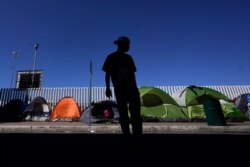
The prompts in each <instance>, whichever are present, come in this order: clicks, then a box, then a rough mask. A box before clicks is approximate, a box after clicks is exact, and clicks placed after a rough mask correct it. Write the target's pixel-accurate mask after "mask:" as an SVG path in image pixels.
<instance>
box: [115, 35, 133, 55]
mask: <svg viewBox="0 0 250 167" xmlns="http://www.w3.org/2000/svg"><path fill="white" fill-rule="evenodd" d="M114 44H116V45H117V46H118V50H120V51H123V52H127V51H128V50H129V44H130V40H129V38H128V37H126V36H120V37H119V38H118V39H117V40H115V41H114Z"/></svg>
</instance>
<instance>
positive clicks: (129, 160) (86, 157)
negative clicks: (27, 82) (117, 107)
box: [0, 121, 250, 167]
mask: <svg viewBox="0 0 250 167" xmlns="http://www.w3.org/2000/svg"><path fill="white" fill-rule="evenodd" d="M249 142H250V123H249V122H248V121H245V122H230V123H227V125H226V126H208V125H207V124H206V122H147V123H144V124H143V136H142V138H140V139H135V138H132V137H131V138H125V137H124V136H123V135H122V134H121V130H120V126H119V124H118V123H115V124H111V123H107V124H85V123H81V122H5V123H0V148H1V150H0V158H1V159H0V166H1V167H6V166H16V163H17V164H18V165H19V166H25V167H26V166H76V165H78V166H89V165H91V166H100V165H101V166H134V165H140V166H152V165H153V166H160V165H161V166H170V165H174V166H180V165H192V166H201V165H206V166H210V165H212V166H216V165H220V164H223V166H224V165H237V166H238V165H241V164H242V165H243V164H244V163H245V160H246V159H247V157H248V156H247V154H246V153H245V152H246V151H248V150H249V148H250V146H249Z"/></svg>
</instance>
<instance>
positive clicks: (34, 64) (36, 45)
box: [31, 43, 39, 88]
mask: <svg viewBox="0 0 250 167" xmlns="http://www.w3.org/2000/svg"><path fill="white" fill-rule="evenodd" d="M34 46H35V55H34V63H33V75H32V86H31V87H32V88H33V87H34V77H35V68H36V57H37V50H38V47H39V44H38V43H36V44H35V45H34Z"/></svg>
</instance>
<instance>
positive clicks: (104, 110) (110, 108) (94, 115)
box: [80, 100, 120, 123]
mask: <svg viewBox="0 0 250 167" xmlns="http://www.w3.org/2000/svg"><path fill="white" fill-rule="evenodd" d="M119 117H120V115H119V111H118V108H117V103H116V101H113V100H101V101H98V102H94V103H92V104H91V105H90V106H89V107H87V108H86V109H85V110H84V111H83V113H82V115H81V118H80V121H82V122H85V123H102V122H116V121H118V120H119Z"/></svg>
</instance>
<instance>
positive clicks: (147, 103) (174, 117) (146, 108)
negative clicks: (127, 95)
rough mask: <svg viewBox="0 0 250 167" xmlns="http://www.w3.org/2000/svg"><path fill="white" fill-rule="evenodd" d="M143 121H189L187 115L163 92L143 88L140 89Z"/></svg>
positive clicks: (154, 88)
mask: <svg viewBox="0 0 250 167" xmlns="http://www.w3.org/2000/svg"><path fill="white" fill-rule="evenodd" d="M139 92H140V99H141V116H142V119H143V121H152V120H156V121H187V120H188V116H187V113H186V112H185V111H184V110H182V109H181V108H180V107H179V106H178V104H177V103H176V102H175V100H174V99H173V98H172V97H171V96H170V95H169V94H168V93H166V92H164V91H163V90H161V89H159V88H156V87H151V86H142V87H140V88H139Z"/></svg>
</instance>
